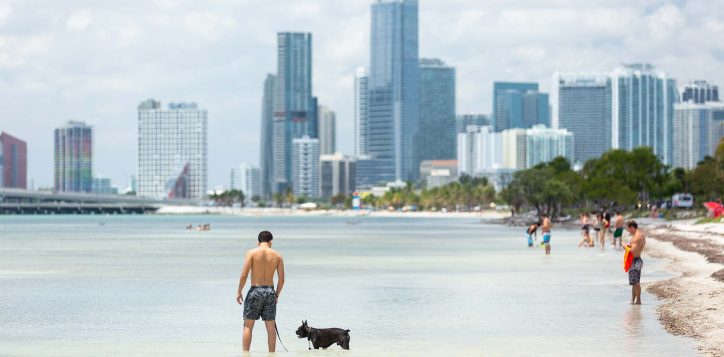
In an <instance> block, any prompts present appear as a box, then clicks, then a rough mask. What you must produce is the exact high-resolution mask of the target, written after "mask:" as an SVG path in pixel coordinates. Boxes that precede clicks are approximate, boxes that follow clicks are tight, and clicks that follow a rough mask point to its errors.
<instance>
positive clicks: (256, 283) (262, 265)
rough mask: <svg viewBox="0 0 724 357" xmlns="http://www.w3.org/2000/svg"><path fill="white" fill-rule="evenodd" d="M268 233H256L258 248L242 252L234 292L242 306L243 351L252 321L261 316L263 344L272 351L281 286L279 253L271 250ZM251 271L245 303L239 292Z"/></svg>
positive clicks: (249, 337)
mask: <svg viewBox="0 0 724 357" xmlns="http://www.w3.org/2000/svg"><path fill="white" fill-rule="evenodd" d="M273 238H274V237H273V236H272V234H271V233H270V232H267V231H263V232H261V233H259V244H258V248H254V249H251V250H249V251H248V252H246V257H245V258H244V268H243V269H242V270H241V278H239V290H237V291H236V302H237V303H239V305H241V304H242V303H243V304H244V338H243V345H244V351H249V347H250V346H251V332H252V330H253V329H254V321H256V320H258V319H259V317H261V319H262V320H264V325H266V333H267V342H268V344H269V352H274V350H275V349H276V336H277V335H276V331H275V327H276V321H275V320H276V314H277V302H279V294H281V292H282V287H284V260H282V256H281V254H279V253H277V252H276V251H275V250H274V249H272V248H271V247H272V239H273ZM249 271H251V287H250V288H249V292H248V293H247V294H246V300H245V301H244V299H243V298H242V294H241V292H242V290H244V285H245V284H246V278H247V277H248V276H249ZM274 272H276V273H277V277H278V279H277V289H276V292H275V291H274Z"/></svg>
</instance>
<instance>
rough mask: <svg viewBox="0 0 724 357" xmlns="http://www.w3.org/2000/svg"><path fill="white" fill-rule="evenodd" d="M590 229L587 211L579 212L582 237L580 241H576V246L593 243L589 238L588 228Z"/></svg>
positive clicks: (589, 245)
mask: <svg viewBox="0 0 724 357" xmlns="http://www.w3.org/2000/svg"><path fill="white" fill-rule="evenodd" d="M590 229H591V225H590V224H589V223H588V212H583V213H581V236H583V238H582V239H581V242H580V243H578V247H579V248H580V247H584V246H585V247H591V246H592V244H593V240H592V239H591V235H590V233H589V230H590Z"/></svg>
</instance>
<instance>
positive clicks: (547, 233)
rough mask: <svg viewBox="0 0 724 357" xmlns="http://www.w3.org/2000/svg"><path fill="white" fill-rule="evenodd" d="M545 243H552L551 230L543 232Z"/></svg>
mask: <svg viewBox="0 0 724 357" xmlns="http://www.w3.org/2000/svg"><path fill="white" fill-rule="evenodd" d="M543 243H545V244H550V243H551V234H550V232H546V233H543Z"/></svg>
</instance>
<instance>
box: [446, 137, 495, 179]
mask: <svg viewBox="0 0 724 357" xmlns="http://www.w3.org/2000/svg"><path fill="white" fill-rule="evenodd" d="M502 162H503V151H502V135H501V133H496V132H495V131H494V130H493V127H492V126H475V125H470V126H468V127H467V131H466V132H465V133H461V134H458V136H457V165H458V170H457V171H458V172H457V173H458V174H467V175H471V176H479V175H480V174H481V173H482V172H484V171H486V170H493V169H496V168H499V167H501V164H502Z"/></svg>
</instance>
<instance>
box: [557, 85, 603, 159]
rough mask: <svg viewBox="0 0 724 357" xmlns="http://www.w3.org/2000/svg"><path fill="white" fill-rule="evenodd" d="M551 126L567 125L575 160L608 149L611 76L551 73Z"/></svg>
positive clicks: (595, 154)
mask: <svg viewBox="0 0 724 357" xmlns="http://www.w3.org/2000/svg"><path fill="white" fill-rule="evenodd" d="M551 93H552V95H553V98H552V100H551V103H552V112H553V128H561V129H567V130H568V131H570V132H572V133H573V135H574V137H575V140H574V144H573V145H574V148H573V157H574V158H575V160H577V161H578V162H579V163H584V162H586V161H588V160H590V159H594V158H598V157H600V156H601V155H602V154H603V153H604V152H606V151H608V150H609V149H611V79H610V77H609V75H608V74H605V73H590V74H560V73H556V74H555V75H554V77H553V89H552V91H551Z"/></svg>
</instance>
